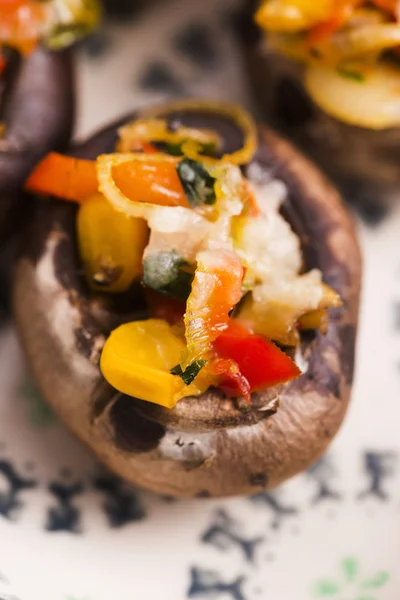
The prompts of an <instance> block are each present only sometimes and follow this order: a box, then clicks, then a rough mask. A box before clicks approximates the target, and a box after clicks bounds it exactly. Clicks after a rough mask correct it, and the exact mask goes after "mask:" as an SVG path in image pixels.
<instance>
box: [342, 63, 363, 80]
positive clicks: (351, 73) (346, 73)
mask: <svg viewBox="0 0 400 600" xmlns="http://www.w3.org/2000/svg"><path fill="white" fill-rule="evenodd" d="M337 72H338V74H339V75H341V76H342V77H347V79H352V80H353V81H358V82H359V83H363V82H364V81H365V76H364V75H363V74H362V73H360V72H359V71H356V70H354V69H351V68H349V67H337Z"/></svg>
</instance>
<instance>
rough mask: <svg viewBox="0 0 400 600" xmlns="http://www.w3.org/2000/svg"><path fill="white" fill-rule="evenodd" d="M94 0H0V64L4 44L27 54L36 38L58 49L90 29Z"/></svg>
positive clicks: (95, 14) (94, 18) (94, 22)
mask: <svg viewBox="0 0 400 600" xmlns="http://www.w3.org/2000/svg"><path fill="white" fill-rule="evenodd" d="M99 15H100V10H99V2H98V0H0V66H1V67H4V66H5V63H6V56H7V48H9V47H11V48H13V49H15V50H18V51H19V52H20V53H21V54H22V55H26V54H29V53H30V52H32V50H34V49H35V47H36V46H37V45H38V43H39V42H42V43H43V44H44V45H45V46H47V47H48V48H50V49H53V50H58V49H60V48H63V47H65V46H68V45H70V44H71V43H73V42H74V41H76V40H77V39H79V38H80V37H82V36H84V35H86V34H87V33H89V32H90V31H92V30H93V29H94V28H95V27H96V25H97V23H98V20H99Z"/></svg>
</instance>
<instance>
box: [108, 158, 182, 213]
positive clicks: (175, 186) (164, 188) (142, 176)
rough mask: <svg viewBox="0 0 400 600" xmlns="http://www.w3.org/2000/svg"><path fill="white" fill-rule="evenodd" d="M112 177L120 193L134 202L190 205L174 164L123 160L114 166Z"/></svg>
mask: <svg viewBox="0 0 400 600" xmlns="http://www.w3.org/2000/svg"><path fill="white" fill-rule="evenodd" d="M113 177H114V181H115V184H116V186H117V187H118V188H119V189H120V190H121V192H122V193H123V194H125V196H127V198H129V199H130V200H133V201H135V202H148V203H150V204H158V205H161V206H185V207H188V206H189V203H188V200H187V198H186V194H185V191H184V189H183V187H182V184H181V181H180V179H179V177H178V174H177V172H176V165H175V164H174V163H170V162H157V163H156V162H154V161H153V162H152V161H150V162H149V163H147V164H146V163H145V162H139V161H132V162H130V163H122V164H120V165H117V166H116V167H114V169H113Z"/></svg>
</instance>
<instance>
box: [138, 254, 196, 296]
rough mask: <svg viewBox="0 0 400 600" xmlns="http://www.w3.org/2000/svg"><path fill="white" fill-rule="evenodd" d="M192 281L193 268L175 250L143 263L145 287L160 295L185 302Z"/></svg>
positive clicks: (153, 256) (149, 258)
mask: <svg viewBox="0 0 400 600" xmlns="http://www.w3.org/2000/svg"><path fill="white" fill-rule="evenodd" d="M192 281H193V268H191V266H190V265H189V263H188V262H186V261H185V260H184V259H183V258H182V257H181V256H179V254H178V253H177V252H176V251H175V250H168V251H164V252H157V254H152V255H150V256H147V257H146V258H145V259H144V261H143V279H142V283H143V285H145V286H146V287H149V288H151V289H153V290H155V291H156V292H159V293H160V294H164V295H166V296H172V297H174V298H178V299H179V300H184V301H185V300H187V299H188V297H189V294H190V292H191V289H192Z"/></svg>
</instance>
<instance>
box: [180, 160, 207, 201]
mask: <svg viewBox="0 0 400 600" xmlns="http://www.w3.org/2000/svg"><path fill="white" fill-rule="evenodd" d="M176 170H177V173H178V176H179V179H180V180H181V183H182V186H183V189H184V190H185V194H186V197H187V199H188V200H189V204H190V206H200V205H202V204H214V203H215V201H216V195H215V189H214V184H215V178H214V177H212V176H211V175H210V173H209V172H208V171H207V169H206V168H205V167H204V165H202V164H201V163H200V162H197V161H196V160H192V159H191V158H184V159H183V160H181V161H180V163H179V164H178V166H177V167H176Z"/></svg>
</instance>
